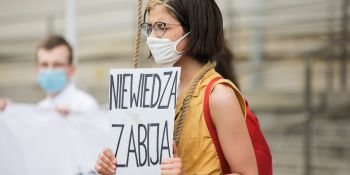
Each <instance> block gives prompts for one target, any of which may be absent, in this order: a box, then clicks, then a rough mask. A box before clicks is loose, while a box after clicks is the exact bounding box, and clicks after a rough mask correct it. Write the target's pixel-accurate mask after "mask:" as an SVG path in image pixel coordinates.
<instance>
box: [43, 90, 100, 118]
mask: <svg viewBox="0 0 350 175" xmlns="http://www.w3.org/2000/svg"><path fill="white" fill-rule="evenodd" d="M38 106H39V108H46V109H56V107H58V106H68V108H69V110H70V111H72V112H88V111H92V110H97V109H98V105H97V102H96V101H95V99H94V98H93V97H92V96H90V95H89V94H87V93H85V92H83V91H81V90H79V89H77V88H76V87H75V86H74V85H72V84H69V85H67V87H65V88H64V89H63V90H62V91H61V92H59V93H58V94H57V95H56V96H54V97H49V96H48V97H46V98H45V99H43V100H41V101H40V102H39V103H38Z"/></svg>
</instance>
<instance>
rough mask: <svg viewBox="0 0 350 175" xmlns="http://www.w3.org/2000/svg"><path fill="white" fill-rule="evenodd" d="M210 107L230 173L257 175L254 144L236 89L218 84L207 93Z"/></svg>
mask: <svg viewBox="0 0 350 175" xmlns="http://www.w3.org/2000/svg"><path fill="white" fill-rule="evenodd" d="M209 106H210V112H211V116H212V120H213V123H214V125H215V127H216V130H217V133H218V137H219V141H220V145H221V148H222V150H223V153H224V155H225V158H226V160H227V162H228V164H229V166H230V168H231V172H233V173H238V174H249V175H250V174H252V175H258V169H257V163H256V159H255V154H254V150H253V146H252V143H251V140H250V137H249V133H248V129H247V126H246V124H245V119H244V116H243V112H242V109H241V107H240V105H239V102H238V99H237V96H236V94H235V92H234V91H233V90H232V88H230V87H228V86H225V85H222V84H218V85H217V86H216V87H215V88H214V90H213V92H212V94H211V95H210V98H209Z"/></svg>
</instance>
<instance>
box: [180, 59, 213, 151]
mask: <svg viewBox="0 0 350 175" xmlns="http://www.w3.org/2000/svg"><path fill="white" fill-rule="evenodd" d="M215 66H216V63H215V62H214V63H210V64H207V65H205V67H204V68H203V69H202V70H201V71H200V72H199V73H198V74H197V75H196V77H195V78H194V80H193V81H192V83H191V84H190V88H189V90H188V92H187V94H186V97H185V99H184V101H183V105H182V107H181V109H180V114H179V117H180V118H179V124H178V125H177V128H175V137H174V140H175V142H176V144H177V145H179V139H180V135H181V131H182V128H183V123H184V120H185V115H186V112H187V109H188V106H189V103H190V101H191V97H192V94H193V92H194V89H195V88H196V86H197V84H198V82H199V81H200V80H201V79H202V78H203V77H204V75H205V74H206V73H207V72H209V71H210V70H211V69H212V68H214V67H215Z"/></svg>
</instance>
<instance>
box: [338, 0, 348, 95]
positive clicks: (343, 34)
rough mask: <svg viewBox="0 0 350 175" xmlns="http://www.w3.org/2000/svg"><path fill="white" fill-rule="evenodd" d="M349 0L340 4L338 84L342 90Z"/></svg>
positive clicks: (346, 51)
mask: <svg viewBox="0 0 350 175" xmlns="http://www.w3.org/2000/svg"><path fill="white" fill-rule="evenodd" d="M348 6H349V0H343V4H342V13H343V14H342V25H341V27H342V32H341V42H340V43H341V56H340V86H341V89H342V91H345V90H346V89H347V59H348V56H349V55H348V48H347V46H348V34H349V33H348V19H349V11H348Z"/></svg>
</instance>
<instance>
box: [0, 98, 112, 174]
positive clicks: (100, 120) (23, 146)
mask: <svg viewBox="0 0 350 175" xmlns="http://www.w3.org/2000/svg"><path fill="white" fill-rule="evenodd" d="M107 115H108V113H107V111H90V112H89V113H74V112H72V113H70V114H68V115H67V116H62V115H60V114H59V113H57V112H56V111H55V110H49V109H40V108H38V107H37V106H36V105H30V104H11V105H9V106H8V108H7V109H6V110H5V111H4V112H0V174H1V175H2V174H4V175H5V174H6V175H47V174H50V175H62V174H65V175H95V174H97V173H96V172H95V170H94V166H95V163H96V160H97V158H98V154H99V153H100V152H101V150H102V149H103V147H104V146H105V145H106V144H107V143H108V142H107V138H108V137H107V136H108V135H107V134H108V125H107V120H106V118H107Z"/></svg>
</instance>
